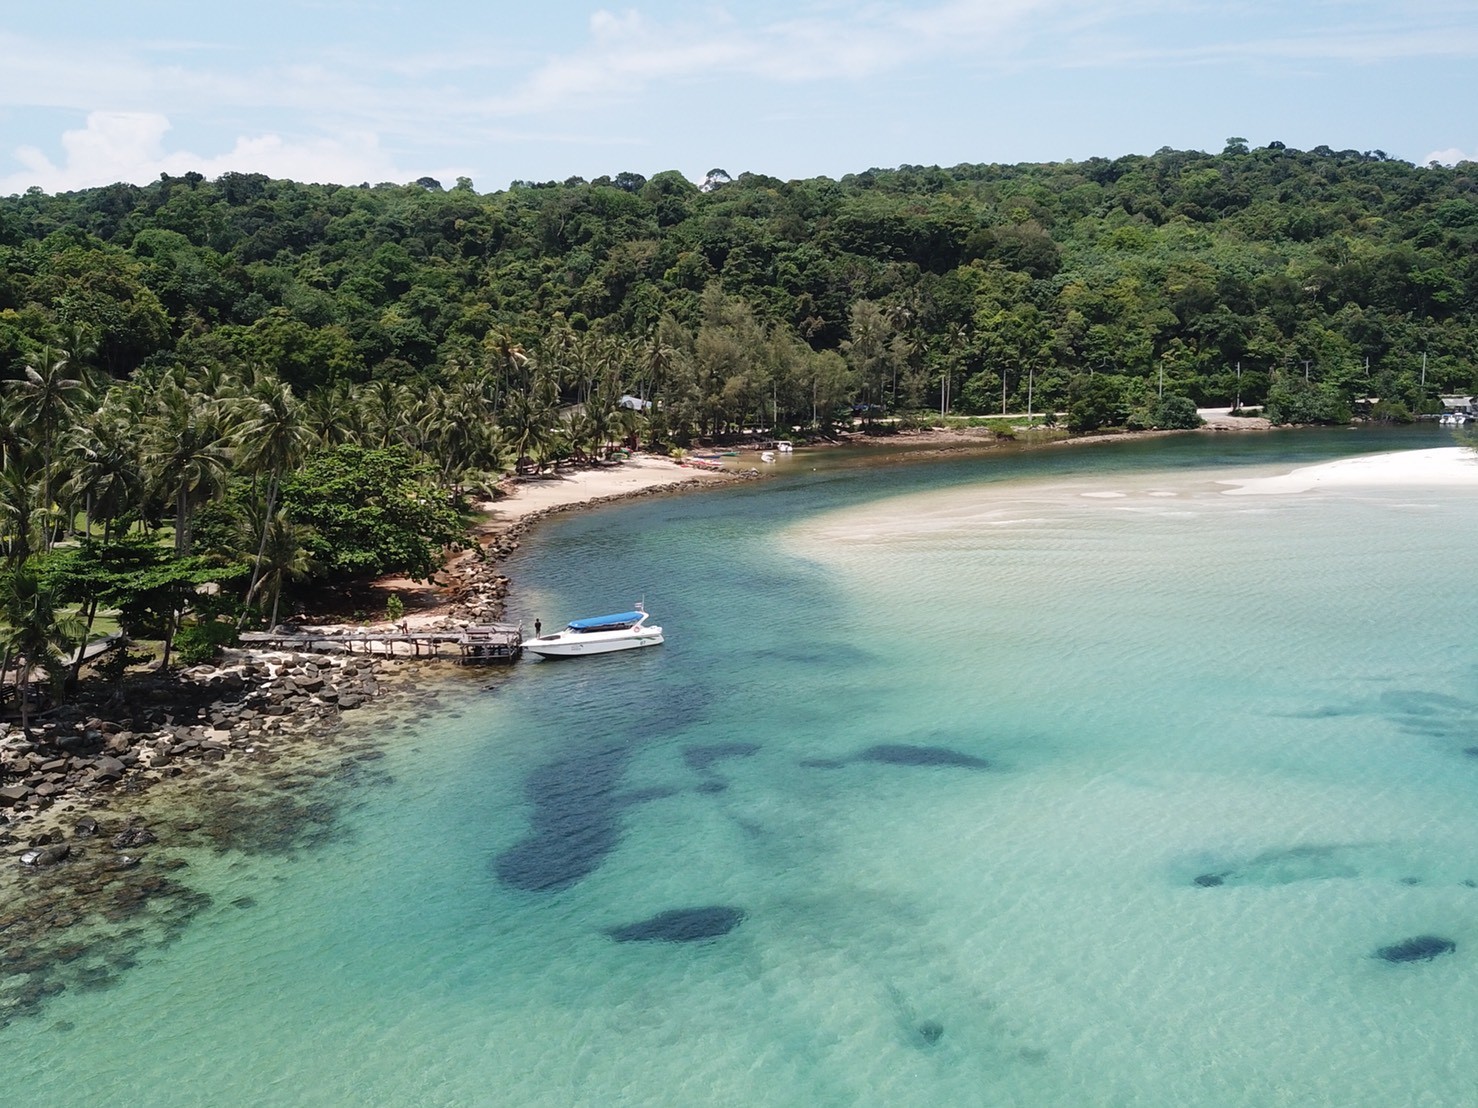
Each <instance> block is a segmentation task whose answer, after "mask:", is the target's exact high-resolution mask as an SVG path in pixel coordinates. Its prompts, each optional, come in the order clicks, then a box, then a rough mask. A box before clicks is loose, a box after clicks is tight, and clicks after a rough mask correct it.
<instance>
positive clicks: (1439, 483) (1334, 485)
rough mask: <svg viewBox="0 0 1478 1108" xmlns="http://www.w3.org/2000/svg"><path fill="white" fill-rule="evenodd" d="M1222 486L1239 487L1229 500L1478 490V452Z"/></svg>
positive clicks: (1416, 454)
mask: <svg viewBox="0 0 1478 1108" xmlns="http://www.w3.org/2000/svg"><path fill="white" fill-rule="evenodd" d="M1218 484H1223V485H1232V486H1234V487H1233V488H1228V489H1223V490H1222V493H1223V495H1225V496H1280V495H1286V494H1288V493H1300V492H1311V491H1315V490H1320V489H1359V488H1463V487H1478V451H1475V450H1473V449H1471V448H1469V447H1466V446H1439V447H1434V448H1432V449H1429V450H1395V451H1391V452H1389V453H1385V454H1366V455H1362V456H1360V457H1356V458H1340V459H1338V460H1337V461H1333V462H1322V463H1320V464H1319V465H1312V466H1301V467H1300V468H1298V469H1295V470H1293V471H1292V472H1290V473H1283V474H1279V475H1277V476H1274V477H1254V478H1250V479H1248V480H1229V481H1220V482H1218Z"/></svg>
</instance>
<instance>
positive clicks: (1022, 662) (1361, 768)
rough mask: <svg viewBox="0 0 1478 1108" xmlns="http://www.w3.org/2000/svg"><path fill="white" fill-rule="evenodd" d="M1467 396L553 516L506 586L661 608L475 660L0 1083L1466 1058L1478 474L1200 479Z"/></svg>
mask: <svg viewBox="0 0 1478 1108" xmlns="http://www.w3.org/2000/svg"><path fill="white" fill-rule="evenodd" d="M1447 441H1448V440H1447V439H1446V438H1444V437H1439V436H1438V435H1437V434H1436V433H1434V432H1410V433H1400V434H1395V433H1393V434H1389V435H1382V434H1359V435H1356V434H1351V433H1348V432H1340V433H1331V434H1327V435H1325V434H1317V433H1300V434H1296V435H1271V436H1230V437H1226V438H1218V437H1211V436H1191V437H1185V438H1177V439H1171V440H1162V441H1157V442H1152V443H1132V444H1118V445H1111V446H1099V447H1080V448H1071V449H1064V450H1057V451H1045V452H1037V453H1031V454H1023V455H1020V456H1014V457H1004V458H1003V457H999V456H997V457H991V458H976V459H961V460H953V461H943V462H932V463H928V464H914V465H908V464H897V465H891V464H881V463H880V462H879V461H878V460H876V459H875V458H874V459H870V460H866V461H859V460H858V459H857V458H856V457H855V456H853V455H846V456H841V457H838V456H826V457H822V458H820V459H814V458H808V457H807V456H805V455H802V456H801V457H800V458H797V459H794V464H790V465H789V466H788V468H784V469H782V470H781V474H780V476H778V477H777V478H776V480H774V481H771V482H767V483H766V484H765V485H764V486H763V487H744V488H738V489H732V490H724V491H719V492H715V493H712V494H708V495H704V496H693V497H684V498H676V499H662V500H655V501H650V502H643V503H638V504H633V505H628V506H625V507H622V508H619V509H615V510H609V511H602V512H597V513H590V514H587V515H584V516H580V517H572V518H570V519H567V520H563V521H560V522H558V523H553V524H550V525H548V526H547V527H546V528H545V529H543V530H542V531H541V532H539V534H538V535H537V536H536V539H535V540H534V541H533V542H531V543H529V544H527V545H526V548H525V550H524V551H523V552H522V553H521V555H520V557H519V558H518V559H517V560H516V562H515V563H514V565H513V567H512V573H513V576H514V578H515V580H516V582H517V588H518V602H519V604H520V605H521V606H522V610H521V611H518V612H516V613H515V614H517V615H521V616H522V617H524V618H525V619H526V620H527V621H529V622H531V621H532V619H533V617H534V616H535V615H538V616H540V617H541V618H542V619H543V621H544V622H545V623H546V624H549V625H551V626H552V625H556V624H557V623H559V622H560V621H561V620H563V619H566V618H571V617H574V616H579V615H589V614H593V613H595V612H597V611H599V610H617V609H621V608H625V607H627V606H628V605H629V604H630V603H631V602H632V601H633V600H636V599H638V598H640V597H642V596H645V598H646V601H647V604H648V606H649V608H651V610H652V611H653V612H654V613H655V616H656V621H657V622H660V623H662V624H663V625H664V627H666V628H667V632H668V642H667V644H666V645H665V646H663V647H661V648H659V649H656V650H648V651H641V652H639V653H637V654H632V655H616V656H611V657H604V658H590V659H581V660H578V661H575V662H567V663H552V662H550V663H546V662H529V663H524V664H522V665H520V666H519V667H518V669H517V672H516V673H515V674H514V675H513V676H512V679H511V680H508V681H506V682H501V683H498V684H497V686H496V689H497V691H496V692H494V691H487V692H476V693H471V694H469V696H468V697H467V699H466V700H465V702H462V703H459V704H458V705H457V709H458V710H457V712H456V713H455V714H453V713H447V714H444V715H438V716H436V717H434V718H430V719H427V720H426V721H424V724H422V725H421V726H420V727H419V728H417V729H416V730H415V731H414V733H413V735H412V736H411V737H409V738H407V739H405V740H404V741H403V742H402V743H400V744H399V745H398V746H397V748H396V749H395V750H393V751H392V753H391V755H390V756H389V757H388V758H387V759H385V761H384V762H382V763H379V764H380V765H385V766H387V769H388V771H389V772H390V773H391V774H392V775H393V776H394V778H395V784H394V785H393V786H389V787H384V788H379V789H374V790H369V791H366V792H364V793H362V794H360V795H359V796H357V797H356V800H357V802H358V805H357V807H355V808H354V809H353V810H352V811H351V812H350V813H348V814H347V815H346V817H345V819H344V823H343V826H342V827H341V828H340V832H341V833H340V835H339V836H338V838H336V839H335V840H334V841H333V842H331V843H330V844H328V845H327V846H324V847H321V848H319V849H316V850H314V851H312V852H310V853H306V854H302V855H299V856H296V857H292V858H281V857H276V858H240V857H233V856H219V857H218V856H208V855H202V856H199V857H192V859H191V862H192V865H191V869H190V871H189V873H190V875H191V879H192V881H194V882H195V883H196V884H197V885H198V886H199V887H200V888H202V889H204V890H205V891H207V892H208V893H210V894H211V896H212V897H213V899H214V904H215V905H218V906H219V907H212V908H211V909H209V910H208V911H206V912H204V913H202V915H201V916H200V917H198V919H197V920H196V921H195V923H194V925H193V926H192V927H191V929H190V930H189V931H188V932H187V933H186V934H185V936H184V937H183V938H182V939H180V940H178V941H177V942H175V943H173V944H172V945H169V946H166V947H163V948H160V949H158V950H156V951H153V952H151V953H150V954H149V955H148V956H147V957H146V958H145V959H144V960H143V961H142V962H141V964H140V965H139V966H137V967H136V968H134V969H132V970H130V971H129V972H128V973H127V974H125V975H124V976H123V978H122V979H121V981H120V983H119V984H118V985H116V986H115V987H113V988H111V989H108V990H106V991H102V992H94V993H85V994H76V995H73V994H63V995H62V996H60V997H58V998H56V999H55V1000H54V1001H53V1002H52V1003H51V1005H50V1006H49V1007H48V1008H47V1010H46V1012H45V1013H44V1014H43V1015H42V1016H41V1017H40V1018H38V1019H33V1020H27V1021H23V1022H20V1023H17V1024H15V1025H13V1026H11V1027H9V1028H7V1029H5V1030H4V1031H3V1032H0V1048H3V1050H4V1052H5V1057H6V1060H7V1061H6V1066H5V1069H4V1073H5V1088H6V1090H7V1096H8V1098H11V1099H12V1102H14V1103H26V1104H58V1105H64V1104H79V1105H80V1104H97V1103H150V1104H180V1105H187V1104H203V1103H254V1104H350V1103H353V1104H387V1105H389V1104H469V1105H470V1104H517V1105H524V1104H548V1105H568V1104H581V1105H586V1104H589V1105H597V1104H598V1105H614V1104H633V1105H634V1104H673V1105H678V1104H693V1103H724V1104H807V1105H810V1104H818V1105H831V1104H837V1105H841V1104H879V1105H885V1104H886V1105H915V1104H917V1105H940V1104H1022V1105H1038V1104H1040V1105H1056V1104H1067V1103H1074V1104H1104V1105H1118V1104H1124V1105H1129V1104H1134V1105H1162V1104H1163V1105H1185V1104H1204V1105H1234V1104H1247V1105H1269V1104H1289V1105H1306V1104H1331V1105H1334V1104H1337V1105H1364V1104H1369V1105H1377V1104H1379V1105H1389V1104H1396V1103H1428V1104H1436V1105H1446V1104H1452V1105H1458V1104H1466V1103H1471V1101H1472V1097H1473V1076H1472V1073H1471V1068H1470V1063H1469V1061H1468V1059H1469V1058H1470V1047H1469V1039H1470V1028H1471V1023H1472V1018H1473V1015H1474V1013H1475V1012H1478V974H1474V973H1473V965H1474V962H1473V959H1474V958H1475V956H1478V888H1475V887H1473V884H1474V883H1478V804H1475V803H1474V800H1475V798H1478V757H1474V756H1472V755H1470V754H1468V753H1466V751H1467V749H1468V748H1469V747H1474V746H1478V734H1475V732H1478V693H1475V692H1474V676H1475V667H1474V665H1473V662H1472V655H1471V649H1470V644H1471V640H1472V618H1473V602H1472V601H1471V599H1470V596H1469V593H1470V586H1469V582H1471V580H1473V578H1474V576H1475V569H1478V553H1475V552H1478V541H1475V539H1478V516H1475V513H1473V512H1472V511H1471V508H1472V505H1471V503H1470V501H1471V494H1468V493H1464V492H1459V491H1453V492H1438V491H1432V490H1423V491H1419V492H1412V491H1407V492H1404V493H1397V492H1394V491H1391V490H1383V491H1379V492H1355V491H1349V492H1331V493H1315V494H1306V495H1299V496H1288V497H1276V498H1252V497H1227V496H1224V495H1223V492H1222V490H1223V487H1224V486H1221V485H1219V484H1217V481H1218V480H1219V479H1224V478H1227V477H1231V476H1236V475H1241V474H1247V473H1275V472H1282V471H1286V470H1288V469H1289V468H1292V467H1293V466H1295V465H1302V464H1309V463H1311V462H1315V461H1320V460H1324V459H1327V458H1331V457H1337V456H1340V455H1343V454H1347V453H1352V452H1359V451H1369V450H1376V449H1398V448H1406V447H1425V446H1432V445H1445V444H1446V442H1447ZM812 467H814V468H812ZM920 762H924V763H929V764H917V763H920ZM1198 877H1200V878H1203V879H1205V878H1215V879H1219V880H1220V882H1221V883H1220V884H1211V885H1209V886H1208V885H1206V884H1204V883H1203V884H1201V885H1198V884H1197V882H1196V879H1197V878H1198ZM240 897H250V898H252V900H253V901H254V905H253V906H252V907H250V908H246V909H240V908H236V907H231V906H230V904H231V901H233V900H235V899H237V898H240ZM708 906H725V907H731V908H736V909H740V910H742V911H743V912H744V919H743V921H742V923H741V924H740V925H739V926H738V927H737V928H735V929H734V930H733V931H731V932H730V933H728V934H726V935H724V936H722V937H719V938H715V939H712V940H710V941H706V942H696V943H669V942H653V943H641V942H630V943H618V942H615V941H613V939H612V937H611V936H610V935H609V933H608V931H609V929H614V928H620V927H622V926H624V925H629V924H632V923H635V922H638V921H642V920H646V919H649V918H651V917H654V916H656V915H657V914H658V913H661V912H664V911H668V910H671V909H680V908H698V907H708ZM1421 934H1435V935H1440V936H1442V937H1445V938H1448V939H1451V940H1453V941H1454V942H1455V943H1456V944H1457V948H1456V951H1455V952H1454V953H1453V954H1449V955H1444V956H1442V957H1439V958H1437V959H1434V960H1433V961H1430V962H1418V963H1412V964H1408V965H1390V964H1388V963H1385V962H1383V961H1380V960H1378V959H1376V958H1373V957H1372V953H1373V952H1374V951H1375V950H1376V949H1377V948H1379V947H1381V946H1384V945H1387V944H1390V943H1393V942H1397V941H1400V940H1402V939H1405V938H1409V937H1412V936H1416V935H1421ZM64 1027H65V1028H68V1029H66V1030H62V1029H61V1028H64Z"/></svg>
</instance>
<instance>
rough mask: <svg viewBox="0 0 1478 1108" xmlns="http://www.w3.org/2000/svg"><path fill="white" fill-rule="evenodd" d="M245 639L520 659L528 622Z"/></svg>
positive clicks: (313, 648)
mask: <svg viewBox="0 0 1478 1108" xmlns="http://www.w3.org/2000/svg"><path fill="white" fill-rule="evenodd" d="M241 643H242V645H243V646H254V647H265V648H266V649H269V650H305V651H309V652H318V653H343V654H383V655H387V656H392V657H393V656H396V655H400V656H404V655H407V654H409V655H410V656H411V657H414V658H421V657H426V658H439V657H441V656H442V652H443V651H444V650H450V649H452V648H455V649H456V652H457V661H458V662H460V663H461V664H462V665H496V664H499V663H506V662H513V661H516V660H517V659H518V657H519V655H520V654H522V653H523V628H522V627H520V626H519V625H517V624H513V623H482V624H476V625H473V626H470V627H463V628H461V629H460V630H456V631H401V630H389V631H313V630H300V631H243V632H242V633H241ZM397 647H403V648H404V649H400V650H397V649H396V648H397ZM423 651H424V653H423Z"/></svg>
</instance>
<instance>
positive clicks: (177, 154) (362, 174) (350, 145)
mask: <svg viewBox="0 0 1478 1108" xmlns="http://www.w3.org/2000/svg"><path fill="white" fill-rule="evenodd" d="M169 130H170V122H169V119H168V118H167V117H166V116H164V115H161V114H158V113H156V112H92V113H90V114H89V115H88V117H87V125H86V126H85V127H84V128H82V129H81V130H75V131H67V132H65V133H64V134H63V135H62V139H61V144H62V150H63V152H64V154H65V157H64V158H63V160H62V164H60V165H56V164H53V162H52V161H51V160H50V159H49V158H48V157H47V156H46V155H45V154H44V153H42V152H41V151H40V150H38V149H36V148H35V147H33V146H27V147H21V148H20V149H18V150H16V151H15V155H16V157H17V159H18V160H19V161H20V162H21V164H22V165H24V166H25V167H26V168H25V169H23V170H21V171H20V172H18V173H12V174H10V175H9V176H7V177H3V178H0V196H9V195H12V194H14V193H19V192H24V191H25V190H26V189H28V188H30V187H31V186H33V185H36V186H39V187H40V188H42V189H43V190H45V191H46V192H67V191H71V190H74V189H82V188H91V187H95V186H99V185H110V184H113V183H115V182H117V181H127V182H130V183H132V184H136V185H142V184H147V183H148V182H150V181H154V180H157V179H158V177H159V175H160V174H161V173H169V174H171V175H174V176H178V175H180V174H183V173H187V172H190V171H192V170H193V171H194V172H197V173H202V174H204V175H205V176H206V177H219V176H220V175H221V174H222V173H228V172H232V171H236V172H250V173H265V174H267V175H268V176H270V177H282V178H291V179H293V180H296V181H332V182H338V183H346V184H356V183H358V182H360V181H370V182H378V181H408V180H411V179H413V178H415V177H417V176H419V175H420V174H418V173H415V172H411V171H408V170H404V169H401V168H399V167H397V166H396V165H395V162H394V159H393V158H392V157H391V156H390V155H389V154H388V153H387V152H386V151H384V150H382V149H381V148H380V143H379V138H378V136H376V135H375V134H374V133H373V132H369V131H362V132H347V133H344V134H342V135H340V136H338V137H335V138H300V139H287V138H284V137H283V136H281V135H278V134H261V135H252V136H242V137H239V138H237V139H236V140H235V144H234V145H233V146H232V148H231V150H230V151H229V152H227V153H224V154H216V155H212V156H201V155H199V154H194V153H190V152H189V151H185V150H167V149H166V148H165V143H164V137H165V135H166V134H167V133H168V132H169ZM455 175H456V174H455V173H453V174H451V176H453V177H454V176H455Z"/></svg>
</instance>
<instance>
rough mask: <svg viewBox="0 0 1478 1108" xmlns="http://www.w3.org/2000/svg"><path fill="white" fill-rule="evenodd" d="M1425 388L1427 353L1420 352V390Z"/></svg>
mask: <svg viewBox="0 0 1478 1108" xmlns="http://www.w3.org/2000/svg"><path fill="white" fill-rule="evenodd" d="M1426 387H1427V352H1426V351H1425V350H1423V351H1422V388H1426Z"/></svg>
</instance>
